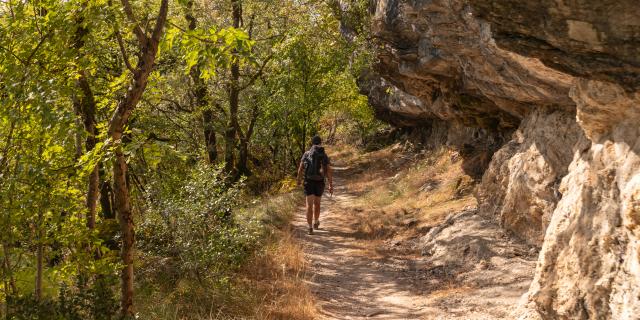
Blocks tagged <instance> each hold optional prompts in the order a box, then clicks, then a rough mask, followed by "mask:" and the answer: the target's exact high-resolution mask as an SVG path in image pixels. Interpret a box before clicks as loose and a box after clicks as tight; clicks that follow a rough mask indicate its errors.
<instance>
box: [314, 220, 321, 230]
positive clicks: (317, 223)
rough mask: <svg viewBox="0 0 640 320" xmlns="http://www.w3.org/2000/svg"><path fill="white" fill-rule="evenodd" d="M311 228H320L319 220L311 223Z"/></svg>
mask: <svg viewBox="0 0 640 320" xmlns="http://www.w3.org/2000/svg"><path fill="white" fill-rule="evenodd" d="M313 228H314V229H316V230H318V229H320V221H316V223H314V224H313Z"/></svg>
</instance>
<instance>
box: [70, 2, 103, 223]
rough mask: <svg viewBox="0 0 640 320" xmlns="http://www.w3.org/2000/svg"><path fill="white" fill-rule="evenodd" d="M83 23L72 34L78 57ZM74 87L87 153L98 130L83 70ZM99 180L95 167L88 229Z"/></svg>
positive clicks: (93, 215)
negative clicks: (85, 135) (80, 94)
mask: <svg viewBox="0 0 640 320" xmlns="http://www.w3.org/2000/svg"><path fill="white" fill-rule="evenodd" d="M85 6H86V5H83V9H84V7H85ZM83 21H84V18H83V17H82V16H80V17H78V18H77V19H76V24H77V28H76V32H75V34H74V40H73V47H74V49H75V50H76V51H77V54H78V56H80V54H81V53H80V50H81V49H82V47H84V37H85V36H86V35H87V34H88V33H89V30H88V29H87V28H86V27H84V26H83ZM76 85H77V86H78V89H80V92H81V93H82V96H81V98H80V99H77V98H76V99H74V101H73V104H74V108H75V109H76V112H78V113H79V114H80V116H81V117H82V124H83V126H84V130H85V132H86V134H87V138H86V140H85V148H86V151H87V152H89V151H91V150H93V148H95V146H96V143H97V140H96V137H97V135H98V128H97V126H96V123H97V121H96V101H95V99H94V97H93V92H92V91H91V86H90V85H89V80H88V78H87V74H86V72H85V70H79V71H78V79H77V80H76ZM99 179H100V176H99V175H98V166H97V165H96V166H95V167H94V168H93V169H92V170H91V173H90V174H89V177H88V182H87V197H86V202H85V204H86V206H87V217H86V225H87V227H88V228H89V229H93V228H95V225H96V206H97V201H98V192H99V189H98V185H99V184H100V180H99Z"/></svg>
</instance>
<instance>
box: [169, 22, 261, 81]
mask: <svg viewBox="0 0 640 320" xmlns="http://www.w3.org/2000/svg"><path fill="white" fill-rule="evenodd" d="M253 45H254V41H252V40H250V39H249V36H248V35H247V33H246V32H245V31H243V30H240V29H235V28H231V27H230V28H221V29H218V28H215V27H212V28H209V29H195V30H184V29H181V28H178V27H173V28H169V30H168V31H167V34H166V36H165V38H164V41H163V43H162V49H163V50H170V49H175V50H177V51H178V52H179V53H180V54H181V55H182V58H183V59H184V61H185V69H184V70H185V74H189V72H190V71H191V68H192V67H194V66H195V65H199V66H201V77H202V78H203V79H205V80H208V79H210V78H211V77H212V76H214V75H215V74H216V69H217V68H225V67H228V66H229V65H231V63H232V62H234V61H240V62H248V61H251V59H250V58H251V48H252V46H253Z"/></svg>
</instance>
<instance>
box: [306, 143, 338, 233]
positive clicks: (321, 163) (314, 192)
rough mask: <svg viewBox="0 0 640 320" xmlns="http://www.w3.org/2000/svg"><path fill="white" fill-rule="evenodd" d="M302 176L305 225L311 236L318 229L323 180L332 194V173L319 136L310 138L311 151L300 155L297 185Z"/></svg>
mask: <svg viewBox="0 0 640 320" xmlns="http://www.w3.org/2000/svg"><path fill="white" fill-rule="evenodd" d="M303 174H304V195H305V196H306V198H307V223H308V224H309V234H313V229H314V228H315V229H318V228H319V227H320V199H321V198H322V193H324V185H325V179H328V180H329V193H331V194H333V171H332V170H331V165H330V163H329V157H328V156H327V154H326V153H325V152H324V148H323V147H322V139H321V138H320V137H319V136H314V137H313V138H311V149H309V151H307V152H305V153H304V154H303V155H302V159H301V160H300V166H298V179H297V181H298V185H300V180H301V177H302V175H303ZM314 218H315V223H314V222H313V221H314ZM312 223H313V224H312Z"/></svg>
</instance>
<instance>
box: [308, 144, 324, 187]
mask: <svg viewBox="0 0 640 320" xmlns="http://www.w3.org/2000/svg"><path fill="white" fill-rule="evenodd" d="M325 158H326V154H325V153H324V148H322V147H316V146H314V147H312V148H311V150H309V151H307V154H306V156H305V157H304V179H305V180H309V181H324V172H323V173H321V172H320V169H321V168H322V165H323V164H324V159H325ZM323 171H324V170H323Z"/></svg>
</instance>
